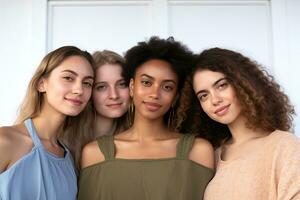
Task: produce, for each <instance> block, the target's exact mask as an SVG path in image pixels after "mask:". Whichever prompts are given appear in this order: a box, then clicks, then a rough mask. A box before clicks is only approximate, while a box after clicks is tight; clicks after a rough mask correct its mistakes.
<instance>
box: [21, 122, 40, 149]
mask: <svg viewBox="0 0 300 200" xmlns="http://www.w3.org/2000/svg"><path fill="white" fill-rule="evenodd" d="M24 123H25V126H26V128H27V130H28V133H29V135H30V136H31V138H32V141H33V143H34V146H41V145H42V144H41V140H40V138H39V136H38V135H37V133H36V130H35V128H34V125H33V122H32V120H31V119H30V118H29V119H26V120H25V121H24Z"/></svg>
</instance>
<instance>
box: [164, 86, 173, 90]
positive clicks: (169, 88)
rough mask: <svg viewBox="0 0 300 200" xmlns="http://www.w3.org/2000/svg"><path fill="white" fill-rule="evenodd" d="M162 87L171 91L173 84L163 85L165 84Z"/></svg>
mask: <svg viewBox="0 0 300 200" xmlns="http://www.w3.org/2000/svg"><path fill="white" fill-rule="evenodd" d="M163 89H164V90H166V91H171V90H173V86H170V85H165V86H163Z"/></svg>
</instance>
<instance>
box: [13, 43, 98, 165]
mask: <svg viewBox="0 0 300 200" xmlns="http://www.w3.org/2000/svg"><path fill="white" fill-rule="evenodd" d="M70 56H81V57H83V58H85V59H86V60H87V61H88V62H89V63H90V64H91V66H92V68H93V69H94V68H95V63H94V60H93V57H92V56H91V54H90V53H88V52H87V51H82V50H80V49H79V48H77V47H75V46H63V47H60V48H58V49H56V50H54V51H52V52H50V53H48V54H47V55H46V56H45V57H44V58H43V60H42V61H41V63H40V65H39V66H38V68H37V70H36V71H35V73H34V75H33V77H32V78H31V81H30V82H29V85H28V88H27V93H26V96H25V98H24V100H23V102H22V104H21V106H20V108H19V114H18V117H17V119H16V123H17V124H18V123H23V122H24V121H25V120H26V119H28V118H34V117H36V116H38V115H39V114H40V112H41V106H42V102H43V100H44V99H43V95H42V93H40V92H39V91H38V84H39V81H40V80H41V78H46V77H48V76H49V75H50V73H51V72H52V70H54V69H55V68H56V67H58V66H59V65H60V64H61V63H62V62H63V61H64V60H66V59H67V58H68V57H70ZM91 109H92V108H91V101H89V102H88V104H87V106H86V108H85V109H84V110H83V111H82V112H81V113H80V114H79V115H77V116H67V117H66V120H65V122H64V124H63V130H62V133H61V134H60V135H59V138H60V139H61V140H62V142H63V143H64V144H66V145H67V147H68V148H69V149H70V151H71V153H72V154H73V156H74V159H75V161H77V159H78V158H77V157H78V154H80V153H81V149H82V141H84V138H89V137H90V136H89V134H91V131H90V130H89V129H90V127H91V126H92V117H91V116H90V115H91V114H90V113H91ZM75 164H76V166H77V165H78V163H75Z"/></svg>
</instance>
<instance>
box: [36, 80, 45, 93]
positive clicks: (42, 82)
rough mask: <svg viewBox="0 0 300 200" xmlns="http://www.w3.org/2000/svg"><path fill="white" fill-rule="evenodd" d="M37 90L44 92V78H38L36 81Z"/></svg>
mask: <svg viewBox="0 0 300 200" xmlns="http://www.w3.org/2000/svg"><path fill="white" fill-rule="evenodd" d="M37 90H38V91H39V92H41V93H42V92H46V80H45V78H40V80H39V81H38V84H37Z"/></svg>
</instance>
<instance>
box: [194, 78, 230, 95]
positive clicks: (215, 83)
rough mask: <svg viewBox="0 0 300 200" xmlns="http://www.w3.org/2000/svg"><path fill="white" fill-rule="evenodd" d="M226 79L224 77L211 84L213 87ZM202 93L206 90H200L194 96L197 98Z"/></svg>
mask: <svg viewBox="0 0 300 200" xmlns="http://www.w3.org/2000/svg"><path fill="white" fill-rule="evenodd" d="M226 79H227V78H226V77H223V78H220V79H219V80H217V81H216V82H214V83H213V85H212V86H213V87H214V86H216V85H217V84H218V83H219V82H221V81H223V80H226ZM202 92H206V90H200V91H198V92H197V93H196V95H197V96H198V95H199V94H200V93H202Z"/></svg>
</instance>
